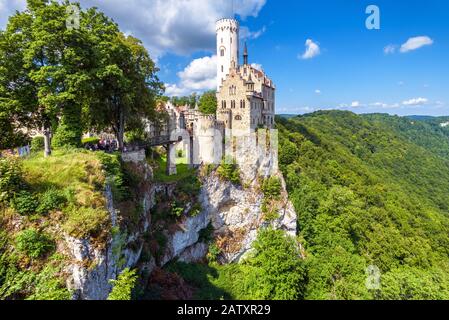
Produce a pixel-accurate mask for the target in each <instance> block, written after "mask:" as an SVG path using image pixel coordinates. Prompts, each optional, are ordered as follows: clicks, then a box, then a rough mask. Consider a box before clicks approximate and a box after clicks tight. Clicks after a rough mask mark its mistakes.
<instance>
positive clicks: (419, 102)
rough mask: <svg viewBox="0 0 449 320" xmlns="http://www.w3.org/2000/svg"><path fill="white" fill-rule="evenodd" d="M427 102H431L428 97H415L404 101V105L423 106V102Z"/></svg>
mask: <svg viewBox="0 0 449 320" xmlns="http://www.w3.org/2000/svg"><path fill="white" fill-rule="evenodd" d="M427 102H429V100H428V99H426V98H413V99H410V100H406V101H403V102H402V104H403V105H404V106H421V105H423V104H426V103H427Z"/></svg>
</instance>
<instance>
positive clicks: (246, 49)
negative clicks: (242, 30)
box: [243, 42, 248, 66]
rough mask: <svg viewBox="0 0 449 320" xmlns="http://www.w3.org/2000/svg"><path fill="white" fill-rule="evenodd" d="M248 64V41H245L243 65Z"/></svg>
mask: <svg viewBox="0 0 449 320" xmlns="http://www.w3.org/2000/svg"><path fill="white" fill-rule="evenodd" d="M247 64H248V48H247V47H246V42H245V50H244V51H243V65H245V66H246V65H247Z"/></svg>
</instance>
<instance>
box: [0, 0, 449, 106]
mask: <svg viewBox="0 0 449 320" xmlns="http://www.w3.org/2000/svg"><path fill="white" fill-rule="evenodd" d="M79 2H80V3H81V5H82V6H83V7H91V6H96V7H98V8H99V9H100V10H102V11H104V12H105V13H106V14H107V15H109V16H110V17H112V18H113V19H114V21H116V22H117V23H118V24H119V26H120V28H121V30H122V31H123V32H125V33H126V34H132V35H133V36H135V37H138V38H140V39H141V40H142V41H143V43H144V44H145V46H146V48H147V49H148V51H149V52H150V55H151V56H152V57H153V59H154V60H155V61H157V65H158V66H159V68H160V72H159V77H160V79H161V80H162V81H163V82H164V83H165V84H166V94H167V95H187V94H190V93H192V92H203V91H204V90H208V89H214V88H215V83H216V82H215V77H216V56H215V52H214V51H215V21H216V20H218V19H220V18H222V17H230V16H233V15H235V16H236V18H237V19H238V20H239V21H240V25H241V30H240V37H241V42H242V45H243V42H244V41H246V42H247V44H248V50H249V60H250V63H253V64H254V66H255V67H257V68H262V69H263V70H264V71H265V72H266V73H267V75H268V76H269V77H270V78H271V79H272V80H273V81H274V83H275V85H276V88H277V90H276V99H277V102H276V108H277V110H276V111H277V113H291V114H303V113H309V112H313V111H316V110H327V109H341V110H349V111H353V112H356V113H371V112H382V113H390V114H398V115H449V90H448V89H449V36H448V35H449V1H447V0H426V1H423V0H370V1H365V0H314V1H310V0H276V1H274V0H234V1H231V0H221V1H220V0H127V1H123V0H80V1H79ZM25 3H26V1H25V0H0V28H1V29H3V28H4V27H5V25H6V22H7V17H8V16H9V15H10V14H12V13H14V11H15V10H23V9H24V8H25ZM369 5H375V6H376V7H377V8H378V12H379V15H378V16H379V20H378V22H379V24H378V28H375V29H368V28H367V24H366V21H367V19H368V22H369V25H372V23H375V22H376V21H377V20H376V19H375V18H376V17H377V16H371V14H372V13H373V11H371V10H369V11H368V13H367V12H366V11H367V7H368V6H369ZM376 12H377V11H376ZM376 12H374V13H376ZM241 51H242V50H241Z"/></svg>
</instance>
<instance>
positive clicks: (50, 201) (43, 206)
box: [36, 189, 67, 214]
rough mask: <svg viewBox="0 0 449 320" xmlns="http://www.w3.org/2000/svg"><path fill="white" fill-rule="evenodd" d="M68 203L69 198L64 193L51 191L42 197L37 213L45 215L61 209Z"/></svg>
mask: <svg viewBox="0 0 449 320" xmlns="http://www.w3.org/2000/svg"><path fill="white" fill-rule="evenodd" d="M66 202H67V198H66V196H65V195H64V193H63V192H62V191H60V190H56V189H49V190H47V191H45V192H44V193H43V194H42V195H41V196H40V198H39V206H38V207H37V209H36V212H37V213H39V214H45V213H48V212H50V211H52V210H56V209H61V208H62V206H63V205H64V204H65V203H66Z"/></svg>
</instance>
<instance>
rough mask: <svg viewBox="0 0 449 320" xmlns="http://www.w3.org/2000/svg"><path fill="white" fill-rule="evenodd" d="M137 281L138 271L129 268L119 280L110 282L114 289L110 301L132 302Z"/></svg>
mask: <svg viewBox="0 0 449 320" xmlns="http://www.w3.org/2000/svg"><path fill="white" fill-rule="evenodd" d="M136 281H137V274H136V270H130V269H129V268H126V269H125V270H123V271H122V273H121V274H120V275H119V276H118V278H117V280H110V282H111V284H112V285H113V288H112V291H111V293H110V294H109V297H108V300H131V298H132V291H133V289H134V287H135V286H136Z"/></svg>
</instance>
